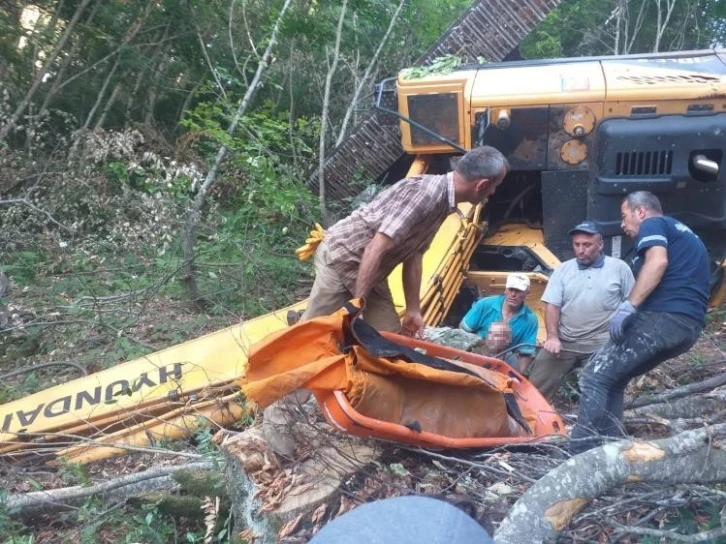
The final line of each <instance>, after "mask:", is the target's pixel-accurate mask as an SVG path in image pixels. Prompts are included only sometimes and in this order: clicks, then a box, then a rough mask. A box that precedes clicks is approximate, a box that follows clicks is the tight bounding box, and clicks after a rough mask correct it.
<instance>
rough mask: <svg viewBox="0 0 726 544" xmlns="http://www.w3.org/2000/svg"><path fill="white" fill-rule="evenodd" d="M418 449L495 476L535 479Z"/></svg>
mask: <svg viewBox="0 0 726 544" xmlns="http://www.w3.org/2000/svg"><path fill="white" fill-rule="evenodd" d="M413 451H418V452H419V453H422V454H424V455H428V456H429V457H435V458H436V459H443V460H444V461H450V462H452V463H457V464H460V465H466V466H469V467H474V468H478V469H479V470H481V471H482V472H491V473H494V474H496V475H497V476H506V477H507V478H510V477H512V476H514V477H516V478H521V479H522V480H524V481H526V482H529V483H531V484H533V483H535V482H536V481H537V480H536V479H534V478H530V477H529V476H525V475H524V474H522V473H521V472H519V473H513V472H509V471H507V470H500V469H498V468H494V467H492V466H489V465H485V464H484V463H473V462H471V461H467V460H466V459H461V458H459V457H450V456H448V455H441V454H440V453H435V452H433V451H427V450H413Z"/></svg>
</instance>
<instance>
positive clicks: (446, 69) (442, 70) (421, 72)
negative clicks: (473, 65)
mask: <svg viewBox="0 0 726 544" xmlns="http://www.w3.org/2000/svg"><path fill="white" fill-rule="evenodd" d="M459 66H461V57H457V56H456V55H444V56H443V57H436V58H435V59H434V60H433V62H432V63H431V64H430V65H429V66H413V67H411V68H405V69H403V70H401V77H402V78H403V79H421V78H423V77H426V76H429V75H437V76H445V75H447V74H450V73H451V72H453V71H454V70H456V69H457V68H458V67H459Z"/></svg>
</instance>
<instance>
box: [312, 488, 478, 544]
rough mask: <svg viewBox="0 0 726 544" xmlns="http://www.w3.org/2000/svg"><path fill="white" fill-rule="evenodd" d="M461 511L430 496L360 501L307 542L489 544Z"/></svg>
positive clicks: (470, 519) (325, 543)
mask: <svg viewBox="0 0 726 544" xmlns="http://www.w3.org/2000/svg"><path fill="white" fill-rule="evenodd" d="M491 542H492V540H491V538H490V537H489V534H488V533H487V532H486V531H485V530H484V529H483V528H482V527H481V526H480V525H479V524H478V523H477V522H476V521H474V520H473V519H472V518H470V517H469V516H468V515H466V514H465V513H464V512H462V511H461V510H459V509H458V508H456V507H455V506H452V505H450V504H448V503H446V502H444V501H441V500H438V499H433V498H431V497H422V496H408V497H394V498H390V499H383V500H378V501H375V502H370V503H367V504H363V505H361V506H358V507H356V508H354V509H353V510H351V511H350V512H347V513H346V514H344V515H342V516H341V517H339V518H336V519H334V520H333V521H331V522H330V523H328V524H327V525H326V526H325V527H323V529H322V530H321V531H320V532H319V533H318V534H317V535H315V536H314V537H313V539H312V540H311V541H310V544H491Z"/></svg>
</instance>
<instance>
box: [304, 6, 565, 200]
mask: <svg viewBox="0 0 726 544" xmlns="http://www.w3.org/2000/svg"><path fill="white" fill-rule="evenodd" d="M559 3H560V0H479V1H477V2H475V3H474V5H473V6H472V7H470V8H469V9H468V10H467V11H466V12H464V14H463V15H462V16H461V17H460V18H459V19H458V20H457V21H456V22H455V23H454V24H452V25H451V26H450V27H449V29H448V30H447V31H446V32H445V33H444V34H443V36H442V37H441V39H439V41H438V42H437V43H435V44H434V45H433V46H432V47H431V48H430V49H429V50H428V51H427V52H426V53H425V54H424V55H422V56H421V57H420V58H419V59H418V61H417V62H416V64H417V65H426V64H430V63H431V62H432V61H433V60H434V59H435V58H436V57H440V56H443V55H447V54H453V55H457V56H460V57H462V59H463V60H464V61H465V62H472V61H474V62H475V61H476V59H477V57H480V56H481V57H486V58H487V59H489V60H490V61H500V60H502V59H503V58H504V57H506V56H507V55H508V54H509V53H510V52H511V51H512V50H513V49H514V48H515V47H517V45H518V44H519V43H520V42H521V41H522V40H523V39H524V38H525V37H526V36H527V35H528V34H529V33H530V32H531V31H532V30H533V29H534V28H535V27H536V26H537V25H538V24H539V23H540V21H542V19H544V17H545V16H546V15H547V14H548V13H549V12H550V11H551V10H552V9H554V8H555V7H556V6H557V5H558V4H559ZM385 117H386V116H383V115H380V114H378V113H377V112H376V111H375V110H373V109H371V111H370V112H369V113H368V114H367V116H366V117H365V119H363V121H362V122H360V123H359V124H358V125H357V126H356V127H355V128H354V129H353V131H352V132H351V134H350V135H349V136H348V138H346V139H345V140H344V141H343V143H342V144H340V145H339V146H338V147H337V148H335V149H334V150H333V151H332V152H331V154H330V156H329V157H328V159H327V160H326V161H325V166H324V174H325V192H326V200H328V201H329V202H331V201H340V200H341V199H343V198H345V197H351V196H354V195H355V194H357V193H358V192H359V191H360V187H359V186H355V185H352V184H351V180H353V179H361V178H362V179H367V180H374V179H376V178H377V177H378V176H380V175H381V174H382V173H384V172H385V171H386V170H388V169H389V168H390V166H391V165H392V164H393V163H394V162H395V161H396V160H397V159H398V158H399V157H400V156H401V155H402V154H403V149H402V148H401V135H400V130H399V126H398V122H395V121H394V122H392V120H391V119H390V116H387V117H388V119H386V118H385ZM318 180H319V173H318V171H315V172H314V173H313V174H312V175H311V176H310V178H309V179H308V183H307V184H308V187H309V188H310V189H311V190H312V191H313V192H315V193H319V190H320V187H319V182H318Z"/></svg>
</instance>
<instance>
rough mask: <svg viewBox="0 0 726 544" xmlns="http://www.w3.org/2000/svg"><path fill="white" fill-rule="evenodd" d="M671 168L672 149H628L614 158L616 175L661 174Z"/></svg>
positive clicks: (666, 172) (665, 173) (669, 171)
mask: <svg viewBox="0 0 726 544" xmlns="http://www.w3.org/2000/svg"><path fill="white" fill-rule="evenodd" d="M672 170H673V151H630V152H623V153H618V154H617V155H616V158H615V174H616V175H618V176H663V175H667V174H670V173H671V172H672Z"/></svg>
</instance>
